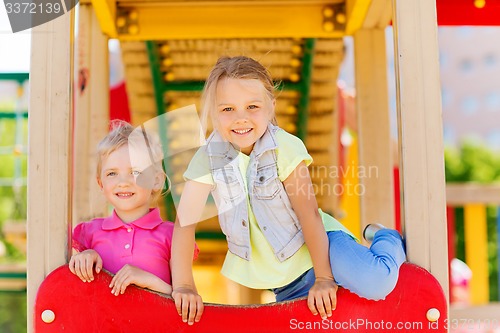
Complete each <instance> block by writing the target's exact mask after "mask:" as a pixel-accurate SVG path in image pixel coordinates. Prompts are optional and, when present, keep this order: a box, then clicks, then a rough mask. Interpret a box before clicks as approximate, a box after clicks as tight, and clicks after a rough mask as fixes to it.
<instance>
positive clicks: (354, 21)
mask: <svg viewBox="0 0 500 333" xmlns="http://www.w3.org/2000/svg"><path fill="white" fill-rule="evenodd" d="M371 2H372V0H347V25H346V29H345V32H346V35H352V34H354V33H355V32H356V31H358V30H359V29H361V27H362V26H363V22H364V21H365V18H366V14H367V13H368V9H369V8H370V3H371Z"/></svg>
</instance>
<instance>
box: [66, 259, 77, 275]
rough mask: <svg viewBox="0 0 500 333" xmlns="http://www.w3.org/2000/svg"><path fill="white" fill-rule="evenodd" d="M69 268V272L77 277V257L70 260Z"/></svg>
mask: <svg viewBox="0 0 500 333" xmlns="http://www.w3.org/2000/svg"><path fill="white" fill-rule="evenodd" d="M68 268H69V271H70V272H71V273H73V274H75V275H76V271H75V257H74V256H73V257H71V259H70V260H69V264H68Z"/></svg>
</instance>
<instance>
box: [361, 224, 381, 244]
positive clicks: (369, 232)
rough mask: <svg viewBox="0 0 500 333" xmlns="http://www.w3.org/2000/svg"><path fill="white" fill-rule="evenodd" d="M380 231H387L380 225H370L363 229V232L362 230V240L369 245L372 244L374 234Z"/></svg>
mask: <svg viewBox="0 0 500 333" xmlns="http://www.w3.org/2000/svg"><path fill="white" fill-rule="evenodd" d="M382 229H387V228H386V227H384V226H383V225H382V224H380V223H372V224H368V225H367V226H366V227H365V230H363V238H364V239H365V240H366V241H367V242H368V243H371V242H373V237H375V234H376V233H377V231H379V230H382Z"/></svg>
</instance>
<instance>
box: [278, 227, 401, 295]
mask: <svg viewBox="0 0 500 333" xmlns="http://www.w3.org/2000/svg"><path fill="white" fill-rule="evenodd" d="M327 235H328V241H329V252H330V253H329V255H330V265H331V267H332V273H333V276H334V278H335V282H336V283H337V284H338V285H339V286H342V287H343V288H346V289H349V290H350V291H352V292H353V293H356V294H357V295H359V296H361V297H364V298H367V299H372V300H380V299H384V298H385V297H386V296H387V295H388V294H389V293H390V292H391V291H392V290H393V289H394V287H395V286H396V283H397V281H398V276H399V267H400V266H401V265H402V264H403V262H405V260H406V254H405V251H404V245H403V240H402V238H401V235H400V234H399V233H398V232H397V231H396V230H392V229H382V230H379V231H378V232H377V233H376V234H375V237H374V238H373V242H372V244H371V246H370V248H367V247H366V246H363V245H361V244H359V243H357V242H356V241H355V240H354V239H353V238H352V237H351V236H349V235H348V234H346V233H345V232H343V231H329V232H328V233H327ZM315 279H316V277H315V276H314V270H313V269H312V268H311V269H310V270H308V271H306V272H305V273H304V274H302V275H301V276H299V277H298V278H297V279H295V280H294V281H293V282H291V283H290V284H288V285H286V286H284V287H280V288H276V289H273V291H274V294H275V295H276V301H278V302H281V301H286V300H291V299H295V298H299V297H303V296H307V294H308V292H309V289H311V287H312V286H313V285H314V282H315Z"/></svg>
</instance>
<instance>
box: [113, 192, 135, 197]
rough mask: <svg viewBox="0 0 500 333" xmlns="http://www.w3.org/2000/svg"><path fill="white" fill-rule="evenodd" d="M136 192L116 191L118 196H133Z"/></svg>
mask: <svg viewBox="0 0 500 333" xmlns="http://www.w3.org/2000/svg"><path fill="white" fill-rule="evenodd" d="M133 195H134V193H132V192H122V193H116V196H117V197H118V198H130V197H131V196H133Z"/></svg>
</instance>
